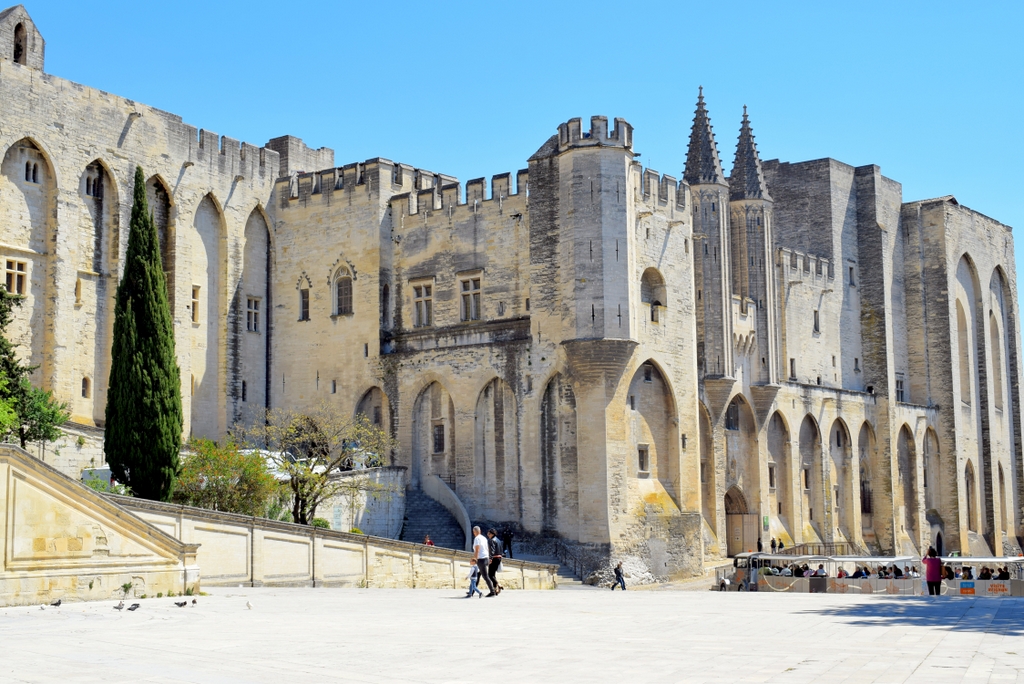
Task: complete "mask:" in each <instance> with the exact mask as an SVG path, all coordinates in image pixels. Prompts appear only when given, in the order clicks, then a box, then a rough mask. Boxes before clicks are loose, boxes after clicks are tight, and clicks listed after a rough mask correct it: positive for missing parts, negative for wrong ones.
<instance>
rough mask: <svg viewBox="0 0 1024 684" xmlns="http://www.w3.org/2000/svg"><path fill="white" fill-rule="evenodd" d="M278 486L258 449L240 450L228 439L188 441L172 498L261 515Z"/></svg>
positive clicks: (197, 504) (203, 505)
mask: <svg viewBox="0 0 1024 684" xmlns="http://www.w3.org/2000/svg"><path fill="white" fill-rule="evenodd" d="M278 489H279V485H278V482H277V480H276V479H275V478H274V476H273V475H272V474H271V473H270V472H269V470H268V468H267V463H266V460H265V459H264V457H263V455H262V454H260V453H259V452H250V453H243V452H242V451H240V450H239V449H238V447H237V446H236V445H235V444H233V443H231V442H228V443H227V444H224V445H220V444H217V443H216V442H213V441H210V440H208V439H195V440H192V441H191V442H189V444H188V449H187V451H186V453H185V454H184V455H183V458H182V461H181V471H180V473H179V474H178V478H177V481H176V483H175V486H174V496H173V501H174V502H175V503H180V504H185V505H187V506H198V507H199V508H208V509H211V510H214V511H227V512H229V513H241V514H242V515H256V516H262V515H263V514H264V513H266V511H267V507H268V506H269V504H270V502H271V499H272V498H273V497H274V496H275V495H276V494H277V492H278Z"/></svg>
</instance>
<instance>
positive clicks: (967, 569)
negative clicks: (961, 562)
mask: <svg viewBox="0 0 1024 684" xmlns="http://www.w3.org/2000/svg"><path fill="white" fill-rule="evenodd" d="M963 579H965V580H972V579H974V568H972V567H971V566H969V565H967V566H964V571H963Z"/></svg>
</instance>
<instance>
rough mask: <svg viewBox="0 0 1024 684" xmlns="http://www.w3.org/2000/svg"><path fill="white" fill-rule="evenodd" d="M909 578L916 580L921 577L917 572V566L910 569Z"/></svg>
mask: <svg viewBox="0 0 1024 684" xmlns="http://www.w3.org/2000/svg"><path fill="white" fill-rule="evenodd" d="M910 576H911V577H913V578H914V579H917V578H918V577H920V576H921V573H919V572H918V571H917V566H916V565H915V566H914V567H912V568H910Z"/></svg>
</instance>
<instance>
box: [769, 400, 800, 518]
mask: <svg viewBox="0 0 1024 684" xmlns="http://www.w3.org/2000/svg"><path fill="white" fill-rule="evenodd" d="M793 475H794V473H793V455H792V445H791V444H790V440H789V427H788V426H787V425H786V421H785V419H784V418H783V417H782V414H781V413H779V412H778V411H776V412H775V413H773V414H772V417H771V419H770V420H769V421H768V499H769V503H770V506H771V508H772V511H771V512H772V514H773V515H777V516H779V518H780V519H781V522H782V524H783V525H784V526H785V527H786V530H787V532H789V535H790V537H792V536H793V525H795V524H797V519H796V518H795V517H794V516H793Z"/></svg>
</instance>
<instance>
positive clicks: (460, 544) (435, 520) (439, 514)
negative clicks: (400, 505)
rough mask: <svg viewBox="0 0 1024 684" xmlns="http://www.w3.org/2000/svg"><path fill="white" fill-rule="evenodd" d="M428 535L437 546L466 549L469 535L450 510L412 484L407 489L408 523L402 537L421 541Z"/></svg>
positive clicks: (408, 540) (407, 539)
mask: <svg viewBox="0 0 1024 684" xmlns="http://www.w3.org/2000/svg"><path fill="white" fill-rule="evenodd" d="M428 534H429V535H430V539H431V540H432V541H433V542H434V545H435V546H440V547H443V548H446V549H458V550H459V551H465V550H466V534H465V532H463V531H462V526H461V525H459V523H458V521H457V520H456V519H455V518H454V517H452V514H451V513H449V512H448V509H447V508H445V507H444V506H442V505H441V504H439V503H437V502H436V501H434V500H433V499H431V498H430V497H429V496H427V495H426V494H424V493H423V492H422V491H420V490H419V489H413V488H412V487H410V488H408V489H406V490H405V524H404V525H403V526H402V534H401V536H400V537H399V538H400V539H401V540H402V541H407V542H414V543H417V544H422V543H423V538H424V537H425V536H426V535H428Z"/></svg>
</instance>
